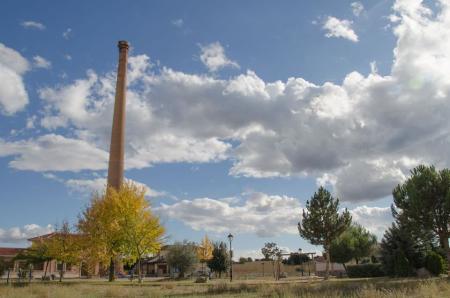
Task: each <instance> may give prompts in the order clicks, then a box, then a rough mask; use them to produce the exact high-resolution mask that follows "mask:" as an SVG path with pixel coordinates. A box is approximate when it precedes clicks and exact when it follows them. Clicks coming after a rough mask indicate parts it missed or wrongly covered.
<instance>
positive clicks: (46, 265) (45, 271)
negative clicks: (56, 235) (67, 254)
mask: <svg viewBox="0 0 450 298" xmlns="http://www.w3.org/2000/svg"><path fill="white" fill-rule="evenodd" d="M47 268H48V261H46V262H45V268H44V279H43V280H45V279H46V277H47Z"/></svg>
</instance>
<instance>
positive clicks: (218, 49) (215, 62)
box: [200, 42, 239, 72]
mask: <svg viewBox="0 0 450 298" xmlns="http://www.w3.org/2000/svg"><path fill="white" fill-rule="evenodd" d="M200 49H201V54H200V60H201V61H202V62H203V64H204V65H205V66H206V67H207V68H208V70H209V71H211V72H215V71H218V70H220V69H222V68H224V67H234V68H239V64H237V63H236V62H235V61H232V60H230V59H228V57H227V56H226V55H225V49H224V48H223V47H222V45H221V44H220V43H219V42H213V43H210V44H208V45H205V46H203V45H200Z"/></svg>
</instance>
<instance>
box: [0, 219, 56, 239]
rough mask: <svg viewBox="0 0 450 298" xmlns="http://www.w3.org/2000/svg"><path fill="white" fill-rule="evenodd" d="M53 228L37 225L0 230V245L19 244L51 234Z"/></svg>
mask: <svg viewBox="0 0 450 298" xmlns="http://www.w3.org/2000/svg"><path fill="white" fill-rule="evenodd" d="M53 231H54V229H53V226H52V225H47V226H40V225H37V224H28V225H24V226H23V227H12V228H9V229H2V228H0V243H20V242H25V241H26V240H27V239H29V238H33V237H36V236H40V235H44V234H48V233H51V232H53Z"/></svg>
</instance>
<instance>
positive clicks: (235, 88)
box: [0, 1, 450, 202]
mask: <svg viewBox="0 0 450 298" xmlns="http://www.w3.org/2000/svg"><path fill="white" fill-rule="evenodd" d="M441 7H442V11H438V12H436V14H430V12H429V10H428V9H427V8H426V7H425V6H423V4H421V3H419V2H417V3H416V2H411V1H397V2H396V4H395V6H394V12H395V16H396V18H398V19H400V21H397V22H396V23H395V25H394V34H395V36H396V37H397V40H398V42H397V46H396V48H395V51H394V63H393V66H392V70H391V73H390V74H388V75H385V76H383V75H380V74H379V73H377V72H376V71H375V70H376V69H375V67H372V71H371V73H369V74H368V75H362V74H360V73H358V72H351V73H349V74H348V75H347V76H346V77H345V78H344V79H343V81H342V83H339V84H338V83H330V82H327V83H324V84H322V85H316V84H314V83H312V82H308V81H306V80H305V79H303V78H301V77H293V78H289V79H287V80H286V81H275V82H267V81H264V80H263V79H261V78H260V77H258V75H257V74H256V73H255V72H252V71H247V72H244V73H242V74H240V75H237V76H235V77H231V78H229V79H218V78H217V77H215V76H214V75H194V74H188V73H184V72H180V71H176V70H173V69H170V68H165V67H162V68H161V69H159V68H158V69H155V67H154V66H153V64H152V63H151V61H150V59H149V58H148V57H147V56H146V55H140V56H134V57H130V66H129V74H130V76H129V90H128V99H127V128H126V129H127V131H126V138H127V144H126V146H127V148H126V153H127V156H126V166H127V168H129V169H130V168H144V167H148V166H151V165H152V164H155V163H170V162H201V163H206V162H216V161H221V160H225V159H228V160H230V161H231V162H232V164H233V166H232V168H231V169H230V174H232V175H238V176H252V177H273V176H300V177H304V176H309V177H314V178H320V179H319V183H330V184H331V185H334V187H335V191H336V192H337V194H338V195H339V197H340V198H341V200H343V201H345V200H347V201H353V202H356V201H361V200H375V199H378V198H382V197H386V196H388V195H390V193H391V190H392V188H393V187H394V186H395V185H396V184H397V183H399V182H401V181H402V180H403V179H404V178H405V176H406V175H408V169H410V168H411V167H413V166H414V165H416V164H418V163H431V164H435V165H436V166H438V167H449V166H450V158H449V156H448V154H446V152H447V151H448V150H447V149H448V144H449V143H450V135H449V133H448V132H449V131H450V124H449V122H448V119H449V118H450V110H449V109H448V102H449V100H450V75H449V73H448V69H450V54H449V53H450V26H447V25H448V24H449V23H450V7H449V6H448V5H445V3H443V5H441ZM8 61H9V60H8ZM25 62H26V60H25ZM18 65H20V63H19V64H14V65H13V66H8V67H9V68H10V69H17V67H18ZM19 68H20V67H19ZM114 87H115V74H114V72H110V73H106V74H97V73H95V72H94V71H88V73H87V75H86V77H85V78H79V79H77V80H75V81H72V82H69V83H68V84H60V85H57V86H54V87H52V86H50V87H47V88H43V89H41V90H40V92H39V94H40V97H41V99H42V100H43V102H42V103H43V105H44V108H43V109H42V110H41V111H39V113H38V114H37V115H39V117H38V119H36V121H35V123H36V126H37V124H38V123H40V125H41V126H42V127H43V128H45V129H48V130H49V131H50V132H53V131H54V130H55V129H57V128H61V127H63V128H65V129H67V131H69V132H70V134H69V133H68V135H67V136H61V137H62V138H64V139H67V140H71V141H73V142H75V143H77V144H78V143H82V144H88V145H89V148H90V149H89V150H98V151H99V152H103V153H102V156H105V157H104V160H105V162H104V163H103V165H102V166H95V167H94V168H97V169H99V168H104V167H105V165H106V159H107V153H106V152H107V150H108V148H109V139H110V129H111V118H112V111H113V101H114ZM42 127H41V128H42ZM21 143H24V144H30V145H33V146H34V145H35V144H36V143H38V146H37V147H38V148H40V147H41V146H40V145H39V142H37V139H31V140H22V141H15V142H11V141H9V142H6V141H3V143H1V144H0V152H2V151H3V152H4V151H5V148H11V144H15V145H17V144H21ZM14 148H17V147H14ZM9 150H10V153H9V154H5V153H3V155H9V156H10V155H13V160H12V162H11V164H10V166H14V167H16V164H14V162H15V161H17V160H21V156H22V155H23V156H29V157H31V155H30V154H31V153H29V152H28V151H31V150H28V151H26V150H25V149H24V146H22V147H20V152H18V151H17V150H18V149H17V150H16V151H14V152H16V153H12V152H11V149H9ZM17 152H18V153H17ZM33 154H34V155H33V156H32V157H33V158H34V159H37V160H40V159H42V160H45V159H46V157H45V156H44V157H41V156H40V155H39V154H43V155H45V154H46V152H45V151H44V150H37V151H33ZM25 160H26V162H27V163H30V165H29V166H27V165H26V164H25ZM25 160H21V163H18V165H20V168H24V169H25V168H27V169H30V168H33V169H38V168H44V169H45V167H40V166H39V167H36V166H35V165H34V164H33V162H34V161H33V159H31V158H27V159H25ZM69 160H70V158H69ZM87 160H88V162H86V161H85V160H79V162H78V166H77V167H74V166H73V165H72V164H71V163H68V164H67V163H66V162H65V161H64V160H63V162H59V164H60V166H59V169H60V170H63V168H64V167H65V170H72V169H74V168H75V169H76V170H80V169H92V163H91V162H89V158H87ZM48 162H49V164H50V165H52V164H53V163H58V161H54V160H50V161H48ZM97 163H98V159H97V160H96V162H95V163H93V164H94V165H95V164H97ZM52 167H53V166H52ZM355 181H357V183H355Z"/></svg>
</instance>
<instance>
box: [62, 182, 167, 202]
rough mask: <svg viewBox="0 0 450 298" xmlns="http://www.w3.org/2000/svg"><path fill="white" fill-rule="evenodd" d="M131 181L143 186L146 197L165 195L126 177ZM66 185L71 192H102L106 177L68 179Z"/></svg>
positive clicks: (84, 193)
mask: <svg viewBox="0 0 450 298" xmlns="http://www.w3.org/2000/svg"><path fill="white" fill-rule="evenodd" d="M126 180H127V181H131V182H133V183H135V184H136V185H138V186H140V187H144V188H145V195H146V196H147V197H160V196H164V195H166V193H165V192H160V191H156V190H154V189H151V188H150V187H149V186H147V185H146V184H144V183H141V182H137V181H134V180H130V179H126ZM64 183H65V184H66V186H67V187H68V188H69V190H70V191H72V192H77V193H81V194H83V195H90V194H92V193H94V192H102V191H104V190H105V188H106V178H94V179H69V180H66V181H65V182H64Z"/></svg>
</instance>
